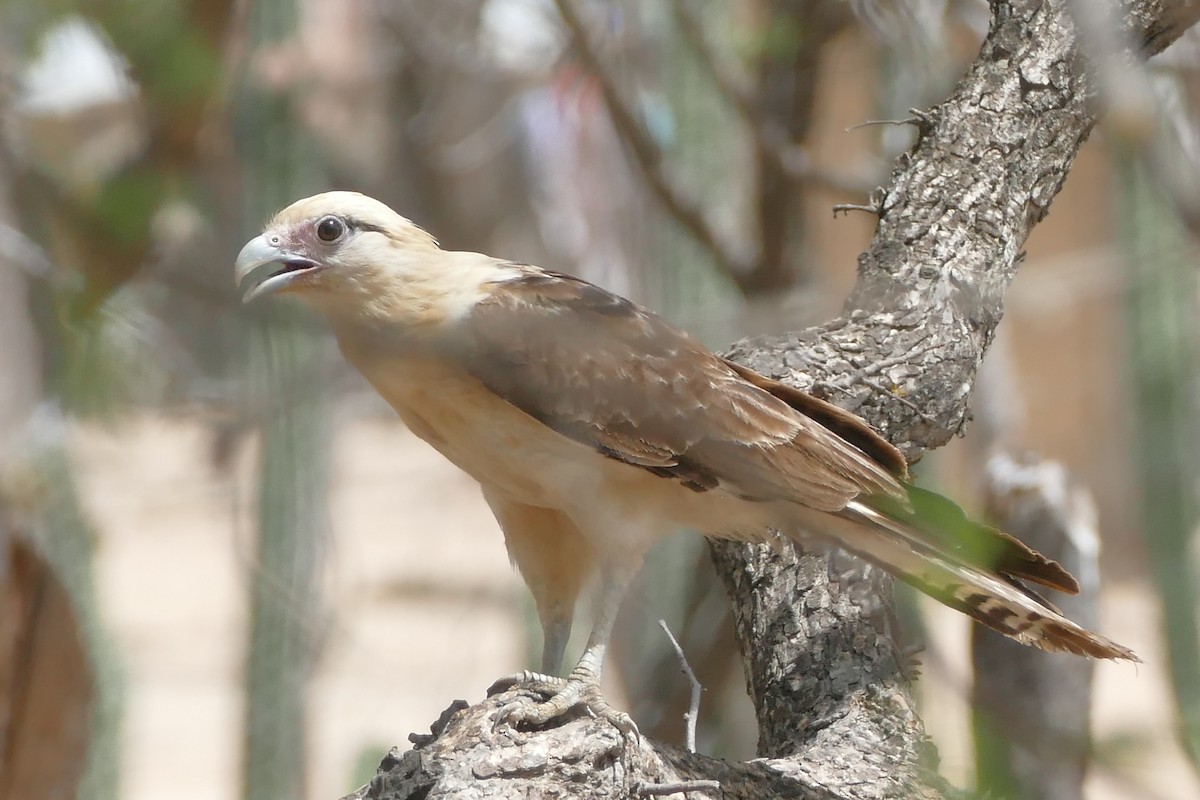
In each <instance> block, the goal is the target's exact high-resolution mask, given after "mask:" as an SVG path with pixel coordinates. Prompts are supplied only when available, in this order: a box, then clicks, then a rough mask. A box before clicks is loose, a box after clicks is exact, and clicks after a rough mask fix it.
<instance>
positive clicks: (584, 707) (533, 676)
mask: <svg viewBox="0 0 1200 800" xmlns="http://www.w3.org/2000/svg"><path fill="white" fill-rule="evenodd" d="M589 678H590V676H589ZM513 688H519V689H524V690H527V691H531V692H533V693H535V694H540V695H544V696H545V697H546V700H545V701H544V702H540V703H535V702H531V701H530V700H529V699H528V698H526V697H517V698H514V699H513V700H512V701H510V702H507V703H505V704H504V706H503V707H502V708H501V709H500V710H499V712H498V713H497V715H496V720H495V723H494V728H495V727H498V726H500V725H504V724H507V725H510V726H512V727H514V728H516V727H518V726H521V725H533V726H537V725H544V724H546V723H547V722H550V721H551V720H554V719H556V718H557V717H561V716H564V715H566V714H568V713H569V712H571V711H580V712H582V713H584V714H587V715H588V716H589V717H592V718H593V719H602V720H604V721H605V722H608V723H609V724H610V725H612V726H613V727H614V728H616V729H617V731H618V732H619V733H620V734H621V735H622V736H623V737H626V738H629V739H632V740H633V741H634V742H640V741H641V731H639V730H638V727H637V724H636V723H634V721H633V719H632V718H631V717H630V716H629V715H628V714H626V713H624V712H622V711H617V710H616V709H614V708H612V707H611V706H610V705H609V704H608V703H607V701H605V699H604V697H603V696H602V695H601V694H600V687H599V686H597V685H596V683H595V680H594V678H591V679H588V678H584V679H580V678H578V677H576V678H572V679H568V678H557V677H553V676H550V675H542V674H539V673H536V672H529V671H525V672H521V673H518V674H516V675H510V676H508V677H506V678H501V679H500V680H498V681H496V682H495V683H493V684H492V686H491V688H490V689H489V690H488V694H489V696H490V695H494V694H497V693H498V692H502V691H505V690H507V689H513Z"/></svg>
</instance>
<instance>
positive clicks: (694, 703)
mask: <svg viewBox="0 0 1200 800" xmlns="http://www.w3.org/2000/svg"><path fill="white" fill-rule="evenodd" d="M658 625H659V627H660V628H662V629H663V633H665V634H667V638H668V639H670V640H671V647H674V648H675V655H676V656H678V657H679V667H680V669H682V670H683V674H684V675H687V679H688V683H689V684H690V685H691V696H690V699H689V700H688V710H687V712H686V713H685V714H684V715H683V725H684V731H685V732H684V746H685V747H686V748H687V751H688V752H689V753H694V752H696V720H697V719H698V718H699V717H700V693H701V692H702V691H704V687H703V686H701V685H700V681H699V680H697V679H696V673H694V672H692V665H691V664H689V663H688V660H687V656H685V655H684V654H683V648H682V647H680V646H679V642H677V641H676V640H675V636H674V634H672V633H671V629H670V628H668V627H667V623H666V621H664V620H661V619H660V620H659V621H658Z"/></svg>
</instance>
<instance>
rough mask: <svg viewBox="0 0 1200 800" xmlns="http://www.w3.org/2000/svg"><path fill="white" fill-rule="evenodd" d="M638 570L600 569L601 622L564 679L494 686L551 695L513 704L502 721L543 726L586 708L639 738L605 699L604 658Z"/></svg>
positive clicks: (531, 677)
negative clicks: (546, 697) (620, 609)
mask: <svg viewBox="0 0 1200 800" xmlns="http://www.w3.org/2000/svg"><path fill="white" fill-rule="evenodd" d="M634 571H635V568H634V567H633V566H632V565H630V564H621V565H605V566H604V567H602V568H601V570H600V592H599V595H598V602H597V608H596V622H595V624H594V625H593V626H592V633H591V636H589V637H588V643H587V647H586V648H585V649H584V651H583V656H582V657H580V659H579V662H578V663H577V664H576V665H575V667H574V668H573V669H572V670H571V672H570V674H569V675H568V676H567V677H566V678H565V679H564V678H555V677H552V676H549V675H539V674H537V673H532V672H524V673H521V674H519V675H514V676H512V677H511V678H507V679H505V680H503V681H499V682H497V684H495V685H493V687H492V688H493V689H496V688H498V687H500V686H501V685H506V686H514V685H519V686H521V687H522V688H526V689H531V690H533V691H535V692H537V693H539V694H545V695H548V696H549V699H548V700H546V701H545V702H542V703H533V702H531V701H530V700H528V699H527V698H520V699H518V700H516V701H514V702H513V703H512V704H510V705H508V706H507V707H505V708H504V709H503V710H502V711H501V721H504V722H508V723H510V724H513V725H517V724H521V723H528V724H531V725H541V724H544V723H546V722H549V721H550V720H552V719H554V718H555V717H559V716H562V715H563V714H565V713H567V712H568V711H570V710H572V709H575V708H581V707H582V708H583V709H585V710H586V711H587V712H588V713H589V714H592V715H593V716H597V717H603V718H604V719H606V720H608V721H609V722H611V723H612V724H613V725H615V726H616V727H617V728H618V729H619V730H620V731H621V732H622V733H625V734H630V735H637V726H636V725H635V724H634V723H633V720H632V719H630V718H629V715H627V714H625V713H623V712H620V711H617V710H615V709H613V708H612V707H610V706H609V705H608V703H607V702H605V700H604V698H603V696H601V694H600V674H601V671H602V669H603V666H604V653H605V650H606V649H607V648H608V640H609V637H610V636H611V635H612V629H613V623H614V622H616V619H617V610H618V609H619V608H620V606H621V598H622V596H623V595H624V594H625V589H626V588H627V587H628V586H629V581H630V580H631V579H632V577H633V573H634Z"/></svg>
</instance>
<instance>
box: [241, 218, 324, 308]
mask: <svg viewBox="0 0 1200 800" xmlns="http://www.w3.org/2000/svg"><path fill="white" fill-rule="evenodd" d="M266 266H274V267H275V269H273V270H271V271H270V273H269V274H268V275H267V277H266V278H265V279H264V280H262V281H261V282H259V283H257V284H252V285H251V286H250V288H249V289H247V290H246V293H245V294H244V295H242V302H243V303H249V302H250V301H251V300H253V299H255V298H256V297H262V296H263V295H268V294H276V293H278V292H282V291H284V290H285V289H288V288H289V287H292V286H295V285H296V284H297V283H298V282H300V281H301V280H302V279H303V278H304V277H305V276H306V275H310V274H312V273H313V272H316V271H317V270H319V269H320V268H321V265H320V264H318V263H316V262H315V261H313V260H312V259H310V258H306V257H304V256H301V255H297V254H296V253H289V252H288V251H286V250H283V249H281V248H279V247H278V246H277V245H273V244H271V243H270V242H269V241H267V237H266V236H265V235H264V236H255V237H254V238H253V239H251V240H250V241H248V242H246V246H245V247H243V248H242V252H240V253H238V257H237V261H235V262H234V264H233V279H234V281H235V282H236V284H237V285H238V286H239V287H240V286H241V285H242V284H243V283H245V282H246V279H247V278H249V277H250V274H251V273H253V272H257V271H259V270H260V268H262V267H266Z"/></svg>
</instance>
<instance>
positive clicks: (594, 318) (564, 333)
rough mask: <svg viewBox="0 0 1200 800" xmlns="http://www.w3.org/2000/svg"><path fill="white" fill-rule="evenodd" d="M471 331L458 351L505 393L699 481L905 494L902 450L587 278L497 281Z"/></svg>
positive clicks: (802, 495) (466, 327) (843, 494)
mask: <svg viewBox="0 0 1200 800" xmlns="http://www.w3.org/2000/svg"><path fill="white" fill-rule="evenodd" d="M460 333H461V334H463V335H462V336H460V337H457V338H458V340H459V341H460V342H461V343H462V345H461V346H462V348H463V349H462V351H461V352H460V353H458V354H457V355H458V357H459V358H460V359H461V360H462V363H464V364H465V365H466V367H467V369H468V370H469V371H470V372H471V374H472V375H474V376H475V377H476V378H477V379H478V380H480V381H481V382H482V383H483V384H484V385H485V386H487V387H488V389H490V390H491V391H493V392H495V393H496V394H497V395H499V396H500V397H503V398H504V399H505V400H507V401H508V402H510V403H512V404H513V405H515V406H516V407H518V408H520V409H521V410H522V411H524V412H525V413H527V414H529V415H530V416H532V417H534V418H535V419H537V420H539V421H541V422H542V423H544V424H545V425H547V426H549V427H550V428H553V429H554V430H556V431H558V432H559V433H561V434H563V435H565V436H569V437H570V438H572V439H574V440H576V441H578V442H581V443H583V444H586V445H588V446H589V447H593V448H595V449H596V450H598V451H599V452H601V453H604V454H605V455H606V456H609V457H611V458H615V459H619V460H621V461H624V462H626V463H628V464H632V465H634V466H637V467H641V468H643V469H646V470H649V471H651V472H654V473H656V474H659V475H663V476H669V477H673V478H676V479H678V480H680V481H682V482H683V483H684V484H686V485H687V486H689V487H690V488H692V489H695V490H697V491H703V490H708V489H712V488H715V487H717V486H720V487H722V488H724V489H727V490H728V491H731V492H733V493H736V494H738V495H740V496H742V497H745V498H747V499H752V500H775V499H781V500H790V501H793V502H799V503H803V504H805V505H808V506H810V507H813V508H817V509H820V510H823V511H835V510H838V509H841V508H842V507H844V506H845V505H846V503H847V502H849V501H850V500H852V499H853V498H855V497H857V496H858V495H860V494H868V495H871V494H886V495H893V496H897V497H899V498H903V497H904V490H903V488H902V487H901V485H900V484H899V482H898V481H897V480H896V478H895V476H894V475H893V474H892V470H893V469H894V467H895V460H894V459H890V458H889V459H879V458H876V457H872V456H873V455H875V454H873V453H869V452H864V450H863V449H860V448H859V447H856V446H854V444H851V443H850V442H848V441H846V440H845V439H843V438H841V437H840V436H839V435H837V433H835V432H834V431H833V430H830V429H829V428H827V427H826V426H825V425H824V424H822V421H821V419H813V418H812V417H810V416H808V415H806V414H805V413H804V409H803V408H800V409H797V408H794V407H793V406H792V405H789V404H788V403H787V402H784V400H781V399H780V398H779V397H776V396H775V395H774V394H772V393H771V392H770V391H767V390H765V389H763V388H760V387H759V386H756V385H755V384H754V383H752V382H750V381H748V380H746V379H745V378H744V377H743V376H742V375H741V374H739V372H738V371H736V370H735V369H734V368H732V367H730V366H729V365H728V364H726V363H725V362H723V361H722V360H721V359H719V358H717V357H716V356H715V355H713V354H712V353H711V352H710V351H709V350H708V349H706V348H705V347H704V346H703V345H701V344H700V343H699V342H697V341H696V340H695V339H693V338H692V337H691V336H689V335H688V334H686V333H684V332H683V331H680V330H679V329H677V328H675V327H674V326H672V325H670V324H669V323H667V322H665V321H664V320H662V319H660V318H659V317H657V316H655V315H654V314H652V313H650V312H648V311H645V310H643V309H641V308H638V307H637V306H635V305H634V304H633V303H631V302H629V301H628V300H625V299H624V298H621V297H618V296H616V295H614V294H611V293H609V292H607V291H605V290H603V289H601V288H599V287H597V286H593V285H592V284H589V283H587V282H586V281H582V280H579V279H577V278H573V277H571V276H567V275H560V274H557V273H550V272H544V271H542V270H538V269H536V268H533V267H528V268H525V272H524V274H523V276H522V277H520V278H519V279H516V280H508V281H504V282H500V283H496V284H494V285H493V286H492V293H491V294H490V295H489V297H488V298H486V299H485V300H483V301H481V302H480V303H479V304H478V305H477V306H476V307H475V308H474V310H473V311H472V312H471V314H470V315H468V317H467V318H466V319H464V321H463V323H462V330H461V331H460ZM760 377H761V376H760ZM762 380H764V381H765V380H767V379H765V378H763V379H762ZM818 402H819V401H818ZM830 418H832V417H831V415H829V414H827V415H826V416H825V419H826V420H828V419H830ZM887 447H889V448H890V445H887ZM877 452H882V448H879V449H878V450H877ZM881 461H882V463H881Z"/></svg>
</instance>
